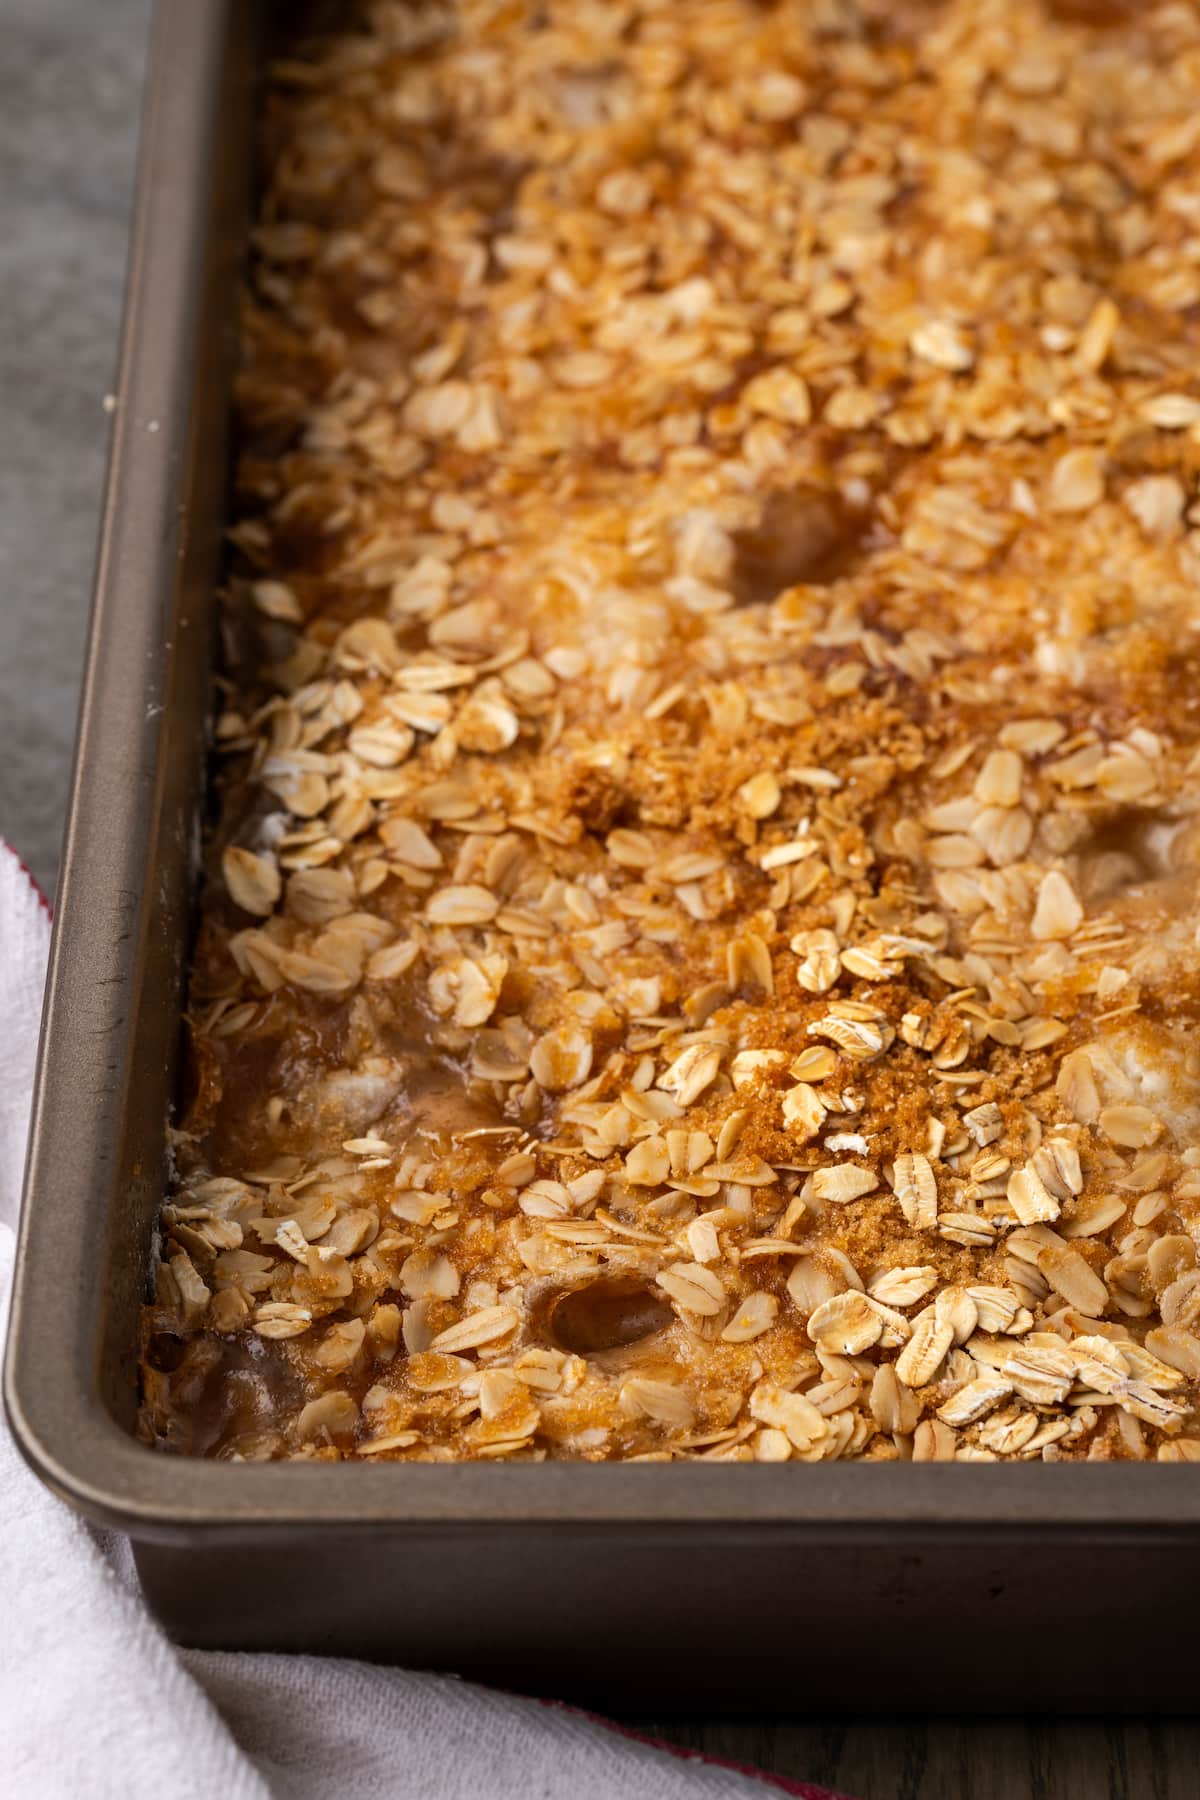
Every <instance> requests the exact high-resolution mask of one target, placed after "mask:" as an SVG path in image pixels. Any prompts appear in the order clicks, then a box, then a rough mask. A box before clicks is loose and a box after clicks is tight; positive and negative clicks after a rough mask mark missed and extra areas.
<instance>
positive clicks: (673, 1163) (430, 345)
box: [143, 0, 1200, 1462]
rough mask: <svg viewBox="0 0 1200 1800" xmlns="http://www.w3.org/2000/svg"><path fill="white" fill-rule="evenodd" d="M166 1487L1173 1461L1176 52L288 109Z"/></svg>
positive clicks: (977, 7)
mask: <svg viewBox="0 0 1200 1800" xmlns="http://www.w3.org/2000/svg"><path fill="white" fill-rule="evenodd" d="M264 156H265V163H266V171H267V173H266V183H265V191H264V194H263V197H262V202H261V207H260V211H259V214H258V222H257V225H256V228H255V230H254V234H253V250H254V255H253V262H252V268H251V271H250V275H249V291H248V296H247V301H246V306H245V311H244V323H243V352H244V353H243V365H242V372H241V376H240V380H239V390H238V393H239V404H240V412H241V420H242V428H241V429H242V437H241V456H240V468H239V474H238V482H237V498H236V514H235V525H234V528H233V532H232V536H233V545H234V554H233V563H232V572H231V575H230V579H229V585H228V592H227V595H226V596H225V600H226V605H225V613H224V617H225V624H226V634H227V656H226V661H225V675H224V678H223V682H222V699H221V703H220V708H219V721H218V727H217V734H218V743H219V749H220V751H221V753H222V758H223V764H224V774H223V776H222V779H221V783H220V818H219V824H218V828H217V831H216V834H215V840H214V845H213V849H212V854H211V859H210V880H209V884H208V889H207V895H206V900H205V906H204V914H203V923H202V929H201V936H200V940H199V945H198V949H197V953H196V959H195V967H194V972H193V977H192V985H191V999H190V1014H189V1018H190V1027H191V1037H192V1061H193V1068H192V1071H191V1097H190V1099H189V1103H188V1107H187V1110H186V1114H185V1116H184V1117H183V1118H182V1120H181V1128H180V1130H179V1131H178V1133H177V1138H176V1150H177V1162H178V1173H179V1179H178V1183H177V1185H176V1187H175V1190H174V1191H173V1192H172V1194H171V1196H170V1198H169V1200H168V1202H167V1204H166V1205H165V1207H164V1209H163V1215H162V1258H161V1262H160V1264H159V1266H158V1270H157V1287H156V1295H155V1299H154V1301H153V1304H152V1305H151V1306H149V1307H148V1309H147V1315H146V1338H145V1350H144V1359H143V1373H144V1408H143V1430H144V1433H145V1435H146V1436H147V1437H148V1438H149V1439H150V1440H152V1441H154V1442H157V1443H160V1444H163V1445H165V1446H168V1447H171V1448H173V1449H177V1450H181V1451H188V1452H192V1453H197V1454H207V1455H217V1456H221V1457H225V1458H236V1459H242V1458H245V1459H251V1458H277V1457H302V1458H315V1459H318V1460H336V1459H340V1458H348V1459H358V1458H375V1459H378V1458H384V1459H398V1460H404V1459H410V1458H437V1459H453V1458H464V1457H507V1458H523V1459H526V1460H528V1459H534V1460H536V1459H540V1458H545V1457H575V1458H589V1459H596V1460H600V1459H611V1458H632V1459H637V1460H643V1461H644V1460H666V1459H675V1458H701V1459H716V1460H721V1461H742V1462H747V1461H751V1460H758V1461H767V1462H774V1461H786V1460H788V1459H794V1460H799V1461H807V1462H813V1461H818V1460H822V1459H829V1458H836V1457H857V1458H866V1459H871V1460H894V1459H898V1458H914V1459H918V1460H926V1459H937V1460H950V1459H956V1460H959V1461H972V1462H982V1461H995V1460H1005V1459H1009V1458H1022V1459H1031V1458H1041V1459H1044V1460H1046V1461H1053V1460H1058V1459H1062V1458H1085V1457H1093V1458H1106V1459H1111V1458H1123V1459H1145V1458H1151V1459H1153V1458H1157V1459H1158V1460H1168V1461H1170V1460H1181V1459H1192V1460H1194V1459H1196V1458H1197V1457H1200V1411H1198V1394H1200V1388H1198V1382H1200V1266H1198V1264H1197V1243H1198V1241H1200V1133H1198V1129H1197V1128H1198V1125H1200V1039H1198V1037H1197V1021H1198V1020H1200V950H1198V948H1197V927H1198V925H1200V897H1198V893H1197V881H1198V878H1200V586H1198V581H1200V501H1198V499H1197V491H1198V490H1197V475H1198V472H1200V373H1198V369H1200V13H1198V11H1197V8H1196V7H1195V6H1194V5H1193V4H1191V3H1189V0H1157V3H1156V0H1142V3H1134V0H1130V3H1129V4H1119V3H1118V0H1107V3H1102V0H1090V3H1086V0H778V3H777V4H769V3H766V0H687V3H686V4H681V3H680V0H542V3H537V4H535V3H534V0H462V3H461V4H459V5H457V6H450V5H446V4H427V3H421V4H417V3H415V0H414V3H412V4H407V3H401V0H379V3H377V4H373V5H370V6H368V7H366V8H365V10H364V13H363V17H362V19H361V20H360V21H359V23H358V25H357V26H350V25H344V26H343V27H342V28H341V29H340V30H339V32H338V34H337V35H334V36H331V37H325V38H320V39H316V40H314V41H312V42H307V43H304V44H302V45H300V46H298V47H297V48H296V50H295V53H294V54H293V55H292V56H290V58H289V59H288V60H284V61H281V62H279V63H278V64H276V65H275V67H274V71H273V79H272V86H271V92H270V95H269V99H268V103H267V112H266V117H265V121H264Z"/></svg>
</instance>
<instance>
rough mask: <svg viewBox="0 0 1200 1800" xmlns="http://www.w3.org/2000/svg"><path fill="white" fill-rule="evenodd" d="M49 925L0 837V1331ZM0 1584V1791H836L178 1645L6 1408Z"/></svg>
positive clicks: (429, 1691) (30, 1795) (321, 1666)
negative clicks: (28, 1457)
mask: <svg viewBox="0 0 1200 1800" xmlns="http://www.w3.org/2000/svg"><path fill="white" fill-rule="evenodd" d="M49 938H50V915H49V909H48V907H47V906H46V903H45V901H44V900H43V899H42V898H41V896H40V895H39V894H38V892H37V890H36V888H35V887H34V885H33V883H32V882H31V880H30V878H29V876H28V875H27V873H26V872H25V870H24V869H23V867H22V866H21V864H20V863H19V862H18V860H17V859H16V857H15V856H14V855H13V854H12V852H11V851H10V850H9V849H8V848H7V846H6V845H4V844H3V843H0V1328H2V1327H3V1324H4V1322H5V1320H6V1318H7V1311H8V1288H9V1277H10V1273H11V1269H12V1255H13V1226H14V1224H15V1221H16V1212H17V1203H18V1199H19V1193H20V1181H21V1167H22V1162H23V1159H24V1149H25V1133H26V1116H27V1113H28V1109H29V1095H30V1090H31V1086H32V1081H33V1062H34V1054H35V1050H36V1045H37V1028H38V1015H39V1012H40V1007H41V992H42V982H43V978H44V975H45V968H46V950H47V946H48V944H49ZM0 1597H2V1599H3V1608H4V1613H3V1617H2V1618H0V1792H3V1794H4V1795H5V1796H6V1800H34V1797H36V1800H109V1797H110V1796H111V1797H112V1800H118V1797H119V1800H141V1796H143V1795H144V1796H146V1797H147V1800H151V1797H153V1800H163V1796H169V1797H170V1800H260V1797H263V1796H282V1797H284V1800H318V1797H324V1796H330V1797H331V1800H375V1797H376V1796H379V1797H381V1800H382V1796H385V1795H386V1796H388V1797H389V1800H399V1797H407V1796H410V1795H412V1796H420V1797H421V1800H558V1796H560V1795H561V1796H563V1797H564V1800H716V1796H728V1797H729V1800H736V1797H738V1796H746V1797H747V1800H749V1797H752V1796H754V1795H760V1796H761V1795H762V1794H763V1793H764V1791H766V1790H770V1789H775V1790H776V1791H783V1792H786V1793H791V1794H799V1795H801V1796H806V1797H807V1800H836V1797H835V1796H832V1795H827V1794H826V1791H825V1790H824V1789H821V1788H815V1787H811V1786H809V1785H807V1784H804V1783H800V1784H797V1783H791V1782H785V1781H783V1780H781V1779H780V1778H778V1777H775V1776H769V1775H763V1774H759V1773H757V1772H756V1771H753V1770H745V1771H741V1770H737V1769H734V1768H731V1767H728V1766H725V1765H722V1764H719V1763H713V1762H710V1761H707V1760H705V1759H703V1758H701V1757H698V1756H694V1755H689V1754H688V1753H686V1752H683V1751H678V1752H673V1751H672V1750H671V1749H670V1747H668V1746H664V1747H662V1748H656V1747H655V1746H654V1745H652V1744H649V1743H646V1742H644V1741H640V1740H639V1739H637V1738H635V1737H630V1736H628V1735H626V1734H624V1733H623V1732H621V1731H620V1730H619V1729H618V1728H609V1727H607V1726H606V1725H605V1724H604V1723H603V1722H602V1721H595V1720H592V1719H590V1718H588V1717H587V1716H585V1715H583V1714H580V1713H577V1712H573V1711H571V1710H570V1709H569V1708H565V1707H557V1706H553V1705H547V1704H543V1703H541V1702H538V1701H532V1700H518V1699H513V1698H511V1697H510V1696H508V1695H505V1694H498V1693H493V1692H491V1691H489V1690H488V1689H486V1688H480V1687H474V1686H472V1685H470V1684H468V1683H466V1682H460V1681H455V1680H453V1679H451V1678H449V1677H446V1676H439V1675H423V1674H414V1673H411V1672H409V1671H407V1670H402V1669H390V1668H377V1667H374V1666H372V1665H370V1664H368V1663H360V1662H348V1661H345V1662H344V1661H338V1660H336V1659H334V1658H331V1657H314V1656H283V1655H278V1656H266V1655H255V1656H251V1655H245V1654H237V1653H233V1652H228V1653H227V1652H219V1651H197V1650H178V1649H176V1648H175V1646H174V1645H172V1644H170V1643H169V1642H168V1641H167V1639H166V1638H165V1637H164V1636H163V1634H162V1632H161V1631H160V1630H159V1629H158V1626H157V1625H156V1624H155V1623H154V1622H153V1620H152V1619H151V1618H150V1616H149V1614H148V1613H147V1611H146V1609H145V1607H144V1605H143V1604H142V1600H141V1596H140V1594H139V1592H138V1588H137V1582H136V1578H135V1576H134V1574H133V1568H132V1561H131V1559H130V1557H129V1551H128V1546H127V1545H126V1544H124V1542H123V1541H122V1540H121V1539H119V1538H115V1537H113V1536H112V1535H111V1534H108V1533H103V1532H99V1531H95V1530H93V1529H92V1528H91V1527H90V1526H88V1525H87V1524H85V1523H84V1521H83V1520H81V1519H79V1518H77V1517H76V1515H75V1514H74V1513H72V1512H70V1511H69V1510H68V1509H67V1508H66V1507H65V1506H63V1505H61V1504H60V1503H59V1502H58V1501H57V1500H55V1499H54V1498H53V1497H52V1496H51V1495H50V1494H49V1493H48V1492H47V1491H46V1490H45V1489H43V1488H42V1487H41V1485H40V1484H39V1483H38V1482H37V1481H36V1480H35V1479H34V1477H33V1476H32V1475H31V1474H30V1473H29V1471H28V1470H27V1469H26V1468H25V1466H24V1464H23V1463H22V1462H21V1460H20V1457H19V1456H18V1454H17V1452H16V1450H15V1449H14V1447H13V1444H12V1441H11V1439H10V1437H9V1435H8V1430H7V1427H6V1426H5V1425H3V1423H0Z"/></svg>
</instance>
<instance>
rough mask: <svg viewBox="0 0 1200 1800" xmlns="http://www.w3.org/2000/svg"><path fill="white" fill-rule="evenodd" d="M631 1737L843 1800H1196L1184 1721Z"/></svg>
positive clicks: (747, 1725) (1198, 1774)
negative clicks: (663, 1742) (744, 1766)
mask: <svg viewBox="0 0 1200 1800" xmlns="http://www.w3.org/2000/svg"><path fill="white" fill-rule="evenodd" d="M635 1729H637V1730H640V1731H643V1732H645V1734H646V1735H647V1737H659V1738H666V1739H668V1740H669V1741H670V1742H672V1743H675V1744H681V1745H684V1746H686V1747H687V1748H688V1749H693V1750H702V1751H703V1752H704V1753H705V1754H706V1755H708V1756H716V1757H725V1758H727V1759H728V1760H729V1761H730V1762H737V1763H750V1764H754V1765H756V1766H757V1767H758V1768H759V1769H763V1770H770V1771H772V1772H774V1773H775V1774H777V1775H781V1776H784V1777H787V1778H790V1779H791V1780H793V1781H811V1782H816V1783H818V1784H820V1785H821V1786H823V1787H828V1788H832V1789H833V1790H834V1791H835V1792H836V1793H838V1794H841V1795H844V1796H847V1800H1197V1796H1200V1723H1197V1724H1193V1723H1191V1722H1190V1721H1180V1720H1172V1719H1160V1720H1153V1721H1140V1720H1098V1721H1083V1720H1079V1721H1074V1720H1070V1721H1060V1720H1056V1719H1036V1720H995V1719H992V1720H966V1721H959V1722H955V1721H950V1720H935V1721H929V1720H922V1719H912V1720H894V1721H867V1722H864V1723H857V1722H855V1721H848V1720H845V1719H832V1720H796V1721H794V1722H789V1721H783V1720H778V1719H762V1720H757V1721H750V1722H747V1721H746V1720H738V1721H736V1722H734V1721H730V1722H728V1723H709V1724H699V1723H690V1724H688V1723H679V1722H670V1721H668V1722H663V1721H660V1720H645V1721H643V1720H638V1721H636V1723H635ZM767 1791H768V1792H769V1791H770V1790H769V1789H768V1790H767Z"/></svg>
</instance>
